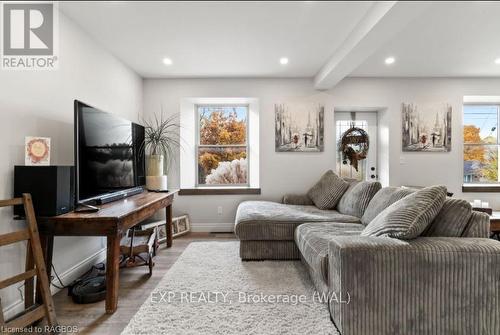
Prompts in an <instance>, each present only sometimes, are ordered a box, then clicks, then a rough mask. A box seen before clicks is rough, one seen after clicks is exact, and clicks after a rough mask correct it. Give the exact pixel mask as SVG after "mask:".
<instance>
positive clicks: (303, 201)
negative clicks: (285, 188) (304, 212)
mask: <svg viewBox="0 0 500 335" xmlns="http://www.w3.org/2000/svg"><path fill="white" fill-rule="evenodd" d="M282 203H284V204H285V205H303V206H308V205H314V203H313V202H312V200H311V199H310V198H309V196H308V195H307V194H285V195H284V196H283V201H282Z"/></svg>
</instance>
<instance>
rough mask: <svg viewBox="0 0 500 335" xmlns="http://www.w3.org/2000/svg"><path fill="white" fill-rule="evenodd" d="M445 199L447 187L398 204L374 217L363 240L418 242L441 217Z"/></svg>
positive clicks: (420, 192)
mask: <svg viewBox="0 0 500 335" xmlns="http://www.w3.org/2000/svg"><path fill="white" fill-rule="evenodd" d="M445 199H446V186H431V187H426V188H424V189H421V190H418V191H416V192H414V193H412V194H410V195H408V196H406V197H404V198H403V199H401V200H398V201H396V202H395V203H393V204H392V205H390V206H389V207H387V208H386V209H385V210H383V211H382V212H381V213H380V214H379V215H377V216H376V217H375V219H373V220H372V222H370V223H369V224H368V226H366V228H365V229H364V230H363V231H362V232H361V235H362V236H387V237H394V238H399V239H403V240H409V239H413V238H416V237H418V236H420V235H421V234H422V232H423V231H424V230H425V229H426V228H427V226H428V225H429V224H430V223H431V222H432V220H434V218H435V217H436V216H437V215H438V213H439V211H440V210H441V208H442V207H443V204H444V201H445Z"/></svg>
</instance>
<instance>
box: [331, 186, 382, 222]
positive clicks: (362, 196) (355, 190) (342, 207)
mask: <svg viewBox="0 0 500 335" xmlns="http://www.w3.org/2000/svg"><path fill="white" fill-rule="evenodd" d="M381 188H382V185H380V183H379V182H378V181H361V182H356V183H351V184H350V185H349V188H348V189H347V191H345V193H344V195H343V196H342V198H341V199H340V201H339V204H338V205H337V210H338V211H339V212H340V213H341V214H346V215H352V216H356V217H358V218H360V217H362V216H363V214H364V212H365V209H366V207H367V206H368V204H369V203H370V200H372V198H373V196H374V195H375V193H377V192H378V191H379V190H380V189H381Z"/></svg>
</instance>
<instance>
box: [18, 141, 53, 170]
mask: <svg viewBox="0 0 500 335" xmlns="http://www.w3.org/2000/svg"><path fill="white" fill-rule="evenodd" d="M24 147H25V149H24V164H25V165H50V138H49V137H34V136H26V137H25V138H24Z"/></svg>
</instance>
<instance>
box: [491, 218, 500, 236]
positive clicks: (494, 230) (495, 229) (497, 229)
mask: <svg viewBox="0 0 500 335" xmlns="http://www.w3.org/2000/svg"><path fill="white" fill-rule="evenodd" d="M490 231H491V237H495V236H496V238H497V239H499V240H500V212H497V211H494V212H493V214H492V215H491V216H490Z"/></svg>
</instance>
